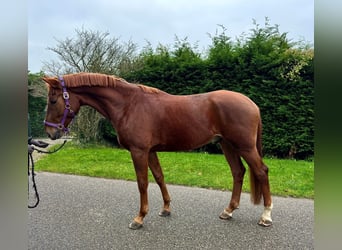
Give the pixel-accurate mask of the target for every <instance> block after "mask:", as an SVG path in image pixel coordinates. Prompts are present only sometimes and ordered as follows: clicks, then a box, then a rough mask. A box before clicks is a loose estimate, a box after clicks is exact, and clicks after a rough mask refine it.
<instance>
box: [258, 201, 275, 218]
mask: <svg viewBox="0 0 342 250" xmlns="http://www.w3.org/2000/svg"><path fill="white" fill-rule="evenodd" d="M272 208H273V203H271V206H269V207H264V212H263V213H262V215H261V219H262V220H263V221H270V222H272V218H271V212H272Z"/></svg>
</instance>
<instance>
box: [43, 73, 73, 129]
mask: <svg viewBox="0 0 342 250" xmlns="http://www.w3.org/2000/svg"><path fill="white" fill-rule="evenodd" d="M58 79H59V81H60V84H61V86H62V92H63V99H64V102H65V108H64V113H63V118H62V120H61V122H60V123H53V122H48V121H46V120H44V125H46V126H50V127H54V128H57V129H59V130H63V131H64V132H65V133H68V132H69V128H66V127H65V126H64V123H65V121H66V118H67V117H68V114H69V113H70V114H71V115H72V116H73V119H74V116H75V114H74V111H73V110H72V109H71V106H70V102H69V98H70V97H69V93H68V91H67V89H66V86H65V82H64V79H63V77H61V76H60V77H59V78H58Z"/></svg>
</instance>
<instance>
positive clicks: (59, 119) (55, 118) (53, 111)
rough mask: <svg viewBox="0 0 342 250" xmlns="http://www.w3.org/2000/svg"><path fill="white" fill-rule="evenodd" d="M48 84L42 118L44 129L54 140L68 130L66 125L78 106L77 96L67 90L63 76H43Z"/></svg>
mask: <svg viewBox="0 0 342 250" xmlns="http://www.w3.org/2000/svg"><path fill="white" fill-rule="evenodd" d="M43 81H44V82H46V83H47V86H48V100H47V111H46V116H45V120H44V124H45V131H46V133H47V135H48V136H49V138H50V139H52V140H55V139H58V138H60V137H62V136H63V134H64V133H65V132H68V131H69V129H68V125H69V124H70V123H71V121H72V120H73V118H74V116H75V115H76V113H77V112H78V110H79V108H80V104H79V101H78V100H77V98H76V97H75V96H74V95H73V94H70V92H68V91H67V89H66V86H65V83H64V80H63V78H59V79H58V78H57V77H44V78H43Z"/></svg>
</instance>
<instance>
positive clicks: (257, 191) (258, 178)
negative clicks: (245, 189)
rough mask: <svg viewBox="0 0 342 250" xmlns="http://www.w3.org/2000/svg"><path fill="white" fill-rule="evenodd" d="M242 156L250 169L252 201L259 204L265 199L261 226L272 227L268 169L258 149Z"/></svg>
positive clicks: (243, 152) (244, 152) (246, 152)
mask: <svg viewBox="0 0 342 250" xmlns="http://www.w3.org/2000/svg"><path fill="white" fill-rule="evenodd" d="M241 156H242V157H243V158H244V159H245V160H246V162H247V163H248V166H249V167H250V180H251V200H252V202H253V203H254V204H259V203H260V201H261V197H262V198H263V199H264V211H263V213H262V215H261V218H260V220H259V222H258V224H259V225H261V226H265V227H268V226H271V225H272V218H271V212H272V208H273V204H272V198H271V192H270V184H269V180H268V168H267V166H266V165H265V164H264V162H263V161H262V158H261V156H260V154H259V152H258V151H257V149H256V148H254V149H252V150H248V151H242V152H241Z"/></svg>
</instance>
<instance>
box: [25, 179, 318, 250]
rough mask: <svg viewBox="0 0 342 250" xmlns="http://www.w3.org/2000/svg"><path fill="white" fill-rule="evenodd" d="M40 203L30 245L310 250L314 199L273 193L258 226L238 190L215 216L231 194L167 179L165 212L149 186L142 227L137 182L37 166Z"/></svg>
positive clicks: (32, 214)
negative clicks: (225, 215)
mask: <svg viewBox="0 0 342 250" xmlns="http://www.w3.org/2000/svg"><path fill="white" fill-rule="evenodd" d="M36 180H37V186H38V191H39V194H40V199H41V200H40V203H39V205H38V207H37V208H34V209H29V210H28V238H29V242H28V248H29V249H82V250H85V249H158V250H160V249H314V234H313V230H314V229H313V228H314V201H313V200H309V199H294V198H283V197H273V203H274V208H273V213H272V215H273V216H272V218H273V225H272V226H271V227H269V228H264V227H261V226H258V225H257V222H258V219H259V217H260V216H261V213H262V211H263V207H262V206H254V205H252V204H251V202H250V201H249V194H244V193H243V194H242V196H241V202H240V208H239V209H238V210H236V211H235V212H234V215H233V219H232V220H229V221H224V220H221V219H219V217H218V216H219V214H220V213H221V211H222V210H223V208H224V207H225V206H226V205H227V203H228V201H229V198H230V195H231V193H230V192H228V191H218V190H208V189H203V188H190V187H183V186H175V185H168V187H169V192H170V195H171V198H172V202H171V208H172V213H171V216H170V217H166V218H163V217H159V216H158V212H159V209H160V208H161V206H162V198H161V194H160V191H159V188H158V186H157V185H156V184H152V183H151V184H150V185H149V189H148V190H149V202H150V212H149V214H148V215H147V216H146V218H145V223H144V226H143V228H142V229H140V230H136V231H135V230H131V229H129V228H128V224H129V223H130V222H131V220H132V219H133V217H134V216H135V215H136V213H137V212H138V207H139V193H138V188H137V184H136V183H135V182H129V181H122V180H109V179H102V178H90V177H82V176H73V175H63V174H52V173H46V172H39V173H37V176H36Z"/></svg>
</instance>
